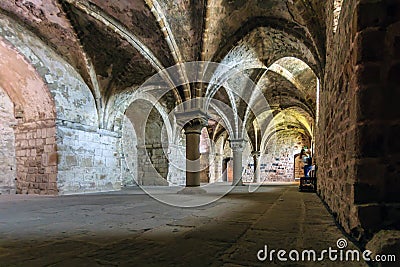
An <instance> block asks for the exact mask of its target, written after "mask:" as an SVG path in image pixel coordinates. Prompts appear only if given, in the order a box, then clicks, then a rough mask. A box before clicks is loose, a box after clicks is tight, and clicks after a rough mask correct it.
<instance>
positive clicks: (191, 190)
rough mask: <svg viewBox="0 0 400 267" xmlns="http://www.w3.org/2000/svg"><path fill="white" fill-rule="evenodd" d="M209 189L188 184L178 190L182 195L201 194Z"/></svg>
mask: <svg viewBox="0 0 400 267" xmlns="http://www.w3.org/2000/svg"><path fill="white" fill-rule="evenodd" d="M206 193H207V191H206V190H204V189H203V188H201V187H200V186H187V187H185V188H183V189H182V190H180V191H178V194H180V195H201V194H206Z"/></svg>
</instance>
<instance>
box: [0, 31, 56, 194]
mask: <svg viewBox="0 0 400 267" xmlns="http://www.w3.org/2000/svg"><path fill="white" fill-rule="evenodd" d="M0 55H1V56H0V87H1V88H3V89H4V91H5V93H6V94H7V95H8V97H9V100H10V102H8V104H7V105H5V106H4V107H5V108H7V109H8V111H7V114H8V117H7V118H4V119H5V120H6V122H7V124H8V127H7V128H8V130H7V131H8V132H7V134H8V146H12V145H13V144H12V137H10V136H9V134H11V131H10V126H13V127H14V134H15V143H14V147H15V167H16V171H15V172H11V173H10V175H15V177H14V179H15V180H16V182H15V187H16V188H15V189H16V192H17V193H20V194H28V193H29V194H57V193H58V190H57V151H56V127H55V117H56V115H55V105H54V101H53V99H52V97H51V95H50V92H49V89H48V88H47V86H46V85H45V83H44V81H43V80H42V78H41V77H40V75H39V74H38V73H37V72H36V70H35V69H34V68H33V67H32V66H31V65H30V64H29V63H28V62H27V61H26V60H25V58H24V57H23V56H21V55H20V54H19V53H18V52H17V51H16V50H15V49H14V48H13V47H12V46H11V45H10V44H8V43H7V42H6V41H5V40H3V39H2V38H0ZM2 98H3V100H2V101H4V102H6V101H7V100H6V97H5V94H3V97H2ZM10 109H11V110H10ZM9 148H10V147H9ZM9 148H8V149H7V150H8V152H7V153H10V151H9V150H10V149H9ZM10 155H11V154H10ZM11 156H12V155H11ZM11 161H12V159H11ZM10 171H11V170H10ZM9 180H10V179H8V183H10V181H9ZM10 185H13V183H10ZM10 192H11V191H10Z"/></svg>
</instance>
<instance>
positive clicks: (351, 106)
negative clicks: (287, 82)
mask: <svg viewBox="0 0 400 267" xmlns="http://www.w3.org/2000/svg"><path fill="white" fill-rule="evenodd" d="M343 4H344V6H343V7H342V13H341V15H340V19H339V22H338V29H337V32H336V34H334V33H333V31H332V25H333V12H332V10H333V1H329V5H328V9H327V12H328V14H327V17H328V20H327V39H328V41H327V58H326V69H325V77H324V81H325V82H324V83H323V89H322V92H321V105H320V106H321V113H320V124H319V126H318V127H319V131H318V135H317V161H318V164H319V167H320V168H319V177H320V179H319V182H318V183H319V194H320V195H321V197H322V198H323V199H324V201H325V202H326V203H327V204H328V205H329V207H330V208H331V209H332V211H333V213H334V214H335V215H336V216H337V219H338V221H339V222H340V224H341V225H342V226H343V227H344V229H345V230H346V231H347V232H348V233H351V234H352V235H353V236H354V237H355V238H358V239H360V240H366V239H369V238H370V237H371V236H372V234H373V233H374V232H377V231H378V230H379V229H391V228H395V227H398V226H399V222H400V209H399V205H398V203H399V200H400V199H399V195H398V192H399V189H400V185H399V184H400V183H399V177H400V175H399V173H400V172H399V165H398V162H399V151H400V150H399V148H400V147H399V145H398V144H399V142H398V134H399V129H400V127H399V121H398V118H399V117H400V116H399V114H400V113H399V109H398V108H397V106H398V105H397V100H398V99H399V92H400V90H399V77H400V67H399V59H400V54H399V52H398V51H399V43H400V42H399V40H400V30H399V29H400V24H399V20H400V3H399V2H398V1H389V0H388V1H355V0H349V1H344V3H343ZM378 203H379V204H378Z"/></svg>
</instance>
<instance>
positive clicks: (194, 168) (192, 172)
mask: <svg viewBox="0 0 400 267" xmlns="http://www.w3.org/2000/svg"><path fill="white" fill-rule="evenodd" d="M203 127H204V124H202V123H201V122H199V121H198V120H195V121H192V122H190V123H188V124H187V125H185V135H186V186H187V187H194V186H200V169H201V165H200V149H199V144H200V135H201V129H202V128H203Z"/></svg>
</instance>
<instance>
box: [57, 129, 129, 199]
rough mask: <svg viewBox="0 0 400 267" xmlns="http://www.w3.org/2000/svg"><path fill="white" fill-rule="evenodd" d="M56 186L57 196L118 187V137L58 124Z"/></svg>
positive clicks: (110, 189)
mask: <svg viewBox="0 0 400 267" xmlns="http://www.w3.org/2000/svg"><path fill="white" fill-rule="evenodd" d="M57 139H58V140H60V142H59V143H58V151H59V165H58V168H59V170H58V187H59V190H60V193H61V194H74V193H83V192H99V191H113V190H119V189H120V188H121V167H120V157H119V156H120V155H119V153H118V152H117V151H118V145H119V139H120V138H119V137H118V135H116V134H115V133H114V132H108V131H105V130H101V131H90V129H85V130H83V129H73V128H72V127H71V126H70V125H69V126H68V125H66V126H64V125H58V127H57Z"/></svg>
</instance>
